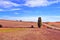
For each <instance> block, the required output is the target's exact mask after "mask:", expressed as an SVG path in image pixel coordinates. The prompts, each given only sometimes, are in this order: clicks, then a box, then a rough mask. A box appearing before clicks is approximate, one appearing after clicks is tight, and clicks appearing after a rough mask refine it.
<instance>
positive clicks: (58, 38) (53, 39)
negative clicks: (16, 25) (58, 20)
mask: <svg viewBox="0 0 60 40" xmlns="http://www.w3.org/2000/svg"><path fill="white" fill-rule="evenodd" d="M26 29H27V30H18V31H14V32H0V40H60V31H58V30H53V29H43V28H26Z"/></svg>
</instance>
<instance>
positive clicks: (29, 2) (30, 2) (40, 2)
mask: <svg viewBox="0 0 60 40" xmlns="http://www.w3.org/2000/svg"><path fill="white" fill-rule="evenodd" d="M58 2H60V0H54V1H48V0H25V4H24V5H25V6H28V7H37V6H48V5H51V4H54V3H58Z"/></svg>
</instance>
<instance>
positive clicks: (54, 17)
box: [0, 16, 60, 22]
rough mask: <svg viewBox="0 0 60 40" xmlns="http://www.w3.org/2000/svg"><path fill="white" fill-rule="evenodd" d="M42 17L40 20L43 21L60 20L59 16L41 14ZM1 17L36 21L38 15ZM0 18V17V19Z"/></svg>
mask: <svg viewBox="0 0 60 40" xmlns="http://www.w3.org/2000/svg"><path fill="white" fill-rule="evenodd" d="M41 17H42V21H43V22H56V21H60V16H41ZM1 18H2V19H8V20H23V21H33V22H37V20H38V16H36V17H32V16H30V17H27V16H24V17H16V16H15V17H14V16H13V17H12V16H2V17H1ZM1 18H0V19H1Z"/></svg>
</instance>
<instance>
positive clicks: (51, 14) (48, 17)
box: [0, 0, 60, 21]
mask: <svg viewBox="0 0 60 40" xmlns="http://www.w3.org/2000/svg"><path fill="white" fill-rule="evenodd" d="M38 17H42V21H60V0H0V19H7V20H23V21H37V18H38Z"/></svg>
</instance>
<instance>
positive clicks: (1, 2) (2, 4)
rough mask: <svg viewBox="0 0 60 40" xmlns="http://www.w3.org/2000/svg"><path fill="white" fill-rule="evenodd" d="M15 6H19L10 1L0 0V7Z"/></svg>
mask: <svg viewBox="0 0 60 40" xmlns="http://www.w3.org/2000/svg"><path fill="white" fill-rule="evenodd" d="M16 6H20V4H17V3H14V2H11V1H4V0H0V7H3V8H11V7H16Z"/></svg>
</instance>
